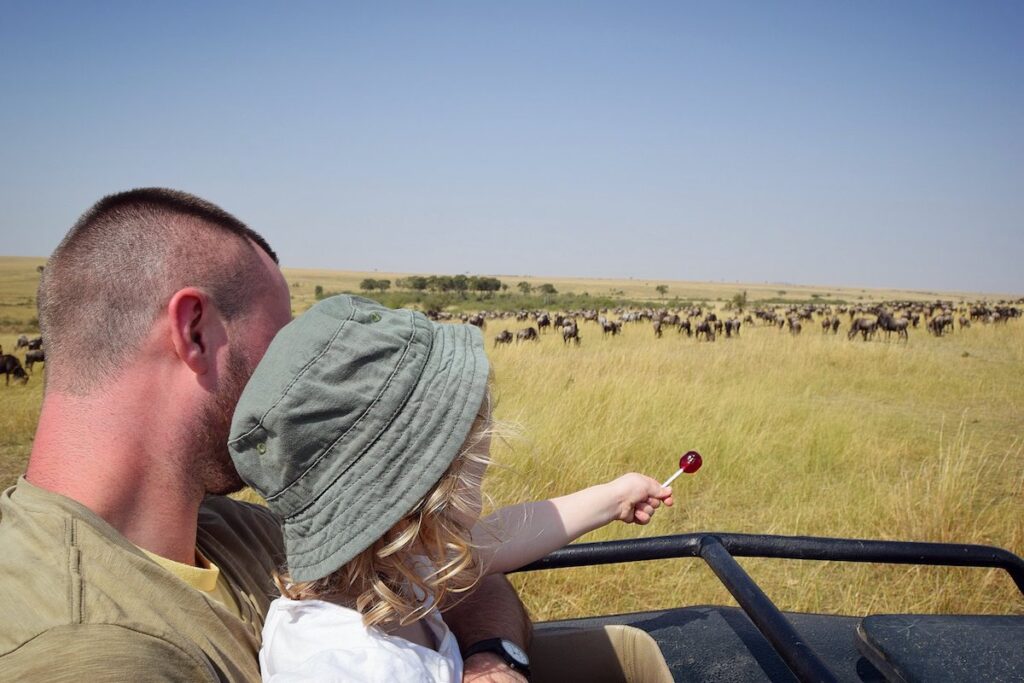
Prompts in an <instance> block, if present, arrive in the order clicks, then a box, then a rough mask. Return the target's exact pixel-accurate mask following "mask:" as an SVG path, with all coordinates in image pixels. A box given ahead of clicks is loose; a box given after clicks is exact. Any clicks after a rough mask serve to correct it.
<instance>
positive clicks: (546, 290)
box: [539, 282, 558, 294]
mask: <svg viewBox="0 0 1024 683" xmlns="http://www.w3.org/2000/svg"><path fill="white" fill-rule="evenodd" d="M539 289H540V293H541V294H558V290H557V289H555V286H554V285H553V284H551V283H550V282H545V283H544V284H542V285H541V286H540V287H539Z"/></svg>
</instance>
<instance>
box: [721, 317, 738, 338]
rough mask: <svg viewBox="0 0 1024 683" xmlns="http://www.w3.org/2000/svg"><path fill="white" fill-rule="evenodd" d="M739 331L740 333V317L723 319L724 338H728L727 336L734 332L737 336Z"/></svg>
mask: <svg viewBox="0 0 1024 683" xmlns="http://www.w3.org/2000/svg"><path fill="white" fill-rule="evenodd" d="M739 333H740V319H739V318H730V319H729V320H726V321H725V336H726V338H729V337H731V336H732V335H734V334H735V335H737V336H739Z"/></svg>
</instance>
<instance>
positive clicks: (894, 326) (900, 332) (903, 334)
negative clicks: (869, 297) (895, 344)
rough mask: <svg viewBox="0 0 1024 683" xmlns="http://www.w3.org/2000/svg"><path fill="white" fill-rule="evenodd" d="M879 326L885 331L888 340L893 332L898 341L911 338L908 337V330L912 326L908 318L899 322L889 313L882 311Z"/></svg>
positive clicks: (879, 315)
mask: <svg viewBox="0 0 1024 683" xmlns="http://www.w3.org/2000/svg"><path fill="white" fill-rule="evenodd" d="M878 326H879V327H881V328H882V329H883V330H885V338H886V339H888V338H889V336H890V335H891V334H892V333H893V332H895V333H896V335H897V336H896V338H897V339H907V340H909V338H910V337H909V336H908V335H907V328H908V327H909V326H910V321H909V320H907V319H906V318H900V319H899V320H897V319H895V318H893V317H892V315H890V314H889V313H888V312H886V311H882V312H880V313H879V314H878Z"/></svg>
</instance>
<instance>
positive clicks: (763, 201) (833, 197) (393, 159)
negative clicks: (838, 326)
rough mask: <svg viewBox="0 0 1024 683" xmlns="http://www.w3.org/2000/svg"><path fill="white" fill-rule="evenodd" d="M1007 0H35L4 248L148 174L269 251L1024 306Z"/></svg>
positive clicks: (309, 259) (9, 78)
mask: <svg viewBox="0 0 1024 683" xmlns="http://www.w3.org/2000/svg"><path fill="white" fill-rule="evenodd" d="M1021 35H1024V5H1020V4H1019V3H1012V2H991V3H984V4H975V3H966V2H963V3H955V2H928V3H925V2H907V3H900V4H898V5H886V4H881V3H860V4H857V5H849V6H844V5H822V4H818V3H811V2H805V1H795V0H794V1H792V2H778V3H771V4H767V3H754V2H737V3H732V4H729V5H724V6H705V5H700V4H689V3H658V2H655V3H649V4H644V5H642V6H626V5H619V4H614V3H602V2H598V3H592V4H587V5H585V6H579V5H570V4H565V3H524V4H519V5H514V6H509V5H480V4H474V3H440V4H435V5H431V6H429V7H427V6H422V5H419V4H416V3H403V2H398V3H393V4H389V5H387V6H373V7H365V6H358V5H335V4H326V3H325V4H321V3H311V4H308V5H303V6H302V8H301V9H297V8H294V7H283V6H280V5H277V4H274V3H259V2H258V3H254V4H250V5H247V6H246V8H245V10H244V11H236V12H233V11H231V10H228V9H224V8H221V7H208V6H207V5H205V4H203V3H189V2H185V3H182V4H175V5H174V6H149V5H137V4H132V3H123V4H118V3H114V4H103V5H99V4H95V5H93V4H86V3H71V2H66V3H56V4H46V5H15V6H12V7H9V8H7V12H6V16H5V21H4V22H3V24H2V25H0V44H2V47H0V50H2V52H3V56H4V59H3V60H2V61H0V85H2V87H3V91H4V92H5V94H6V97H5V104H4V107H2V108H0V131H2V132H3V134H4V139H5V150H4V152H5V154H4V161H3V164H0V207H2V208H0V231H2V234H3V235H4V245H3V247H2V250H3V251H4V252H5V253H9V254H12V255H23V256H39V255H43V256H45V255H46V254H49V253H50V251H52V249H53V248H54V247H55V246H56V245H57V243H58V242H59V241H60V239H61V237H62V236H63V234H64V232H65V231H66V230H67V229H68V228H69V227H70V226H71V224H72V223H73V222H74V221H75V219H76V218H77V217H78V216H79V215H80V214H81V213H82V212H83V211H85V210H86V209H87V208H88V207H89V206H90V205H91V204H92V203H93V202H95V201H96V200H98V199H99V198H100V197H102V196H104V195H106V194H109V193H112V192H117V191H121V190H125V189H129V188H132V187H141V186H154V185H155V186H166V187H174V188H177V189H182V190H186V191H189V192H193V193H195V194H198V195H199V196H202V197H204V198H206V199H209V200H210V201H213V202H215V203H217V204H219V205H220V206H222V207H223V208H225V209H226V210H228V211H230V212H231V213H233V214H235V215H236V216H238V217H239V218H241V219H242V220H244V221H246V222H247V223H249V224H250V225H251V226H252V227H253V228H254V229H256V230H257V231H258V232H260V233H262V234H263V235H264V236H265V237H267V239H268V240H269V241H270V243H271V244H272V245H273V246H274V248H275V249H276V250H277V251H278V253H279V254H280V256H281V260H282V263H283V264H284V265H285V266H286V267H296V268H329V269H332V270H347V271H365V272H373V271H384V272H408V273H413V272H418V273H437V274H455V273H465V272H470V273H474V274H496V273H524V274H531V275H533V274H534V273H538V274H540V275H537V277H543V276H544V275H543V274H545V273H547V274H549V276H550V277H563V278H572V277H586V278H602V279H627V278H633V279H634V280H644V281H657V280H685V281H695V282H727V283H730V282H737V283H751V284H753V283H766V282H768V283H796V284H802V285H808V286H813V285H815V284H817V285H819V286H835V287H855V288H869V289H907V290H914V291H956V292H972V293H973V292H978V293H1000V294H1007V295H1012V294H1018V295H1019V294H1022V293H1024V268H1021V266H1020V261H1021V256H1022V255H1024V164H1021V163H1020V160H1021V159H1022V158H1024V89H1022V88H1021V83H1024V50H1022V48H1021V44H1020V40H1019V38H1020V36H1021Z"/></svg>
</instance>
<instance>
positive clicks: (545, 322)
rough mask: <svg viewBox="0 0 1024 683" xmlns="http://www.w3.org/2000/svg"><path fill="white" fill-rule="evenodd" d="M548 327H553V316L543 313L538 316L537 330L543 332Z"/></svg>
mask: <svg viewBox="0 0 1024 683" xmlns="http://www.w3.org/2000/svg"><path fill="white" fill-rule="evenodd" d="M548 327H551V317H550V316H548V314H547V313H541V314H540V315H538V316H537V331H538V332H543V331H544V329H545V328H548Z"/></svg>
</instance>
